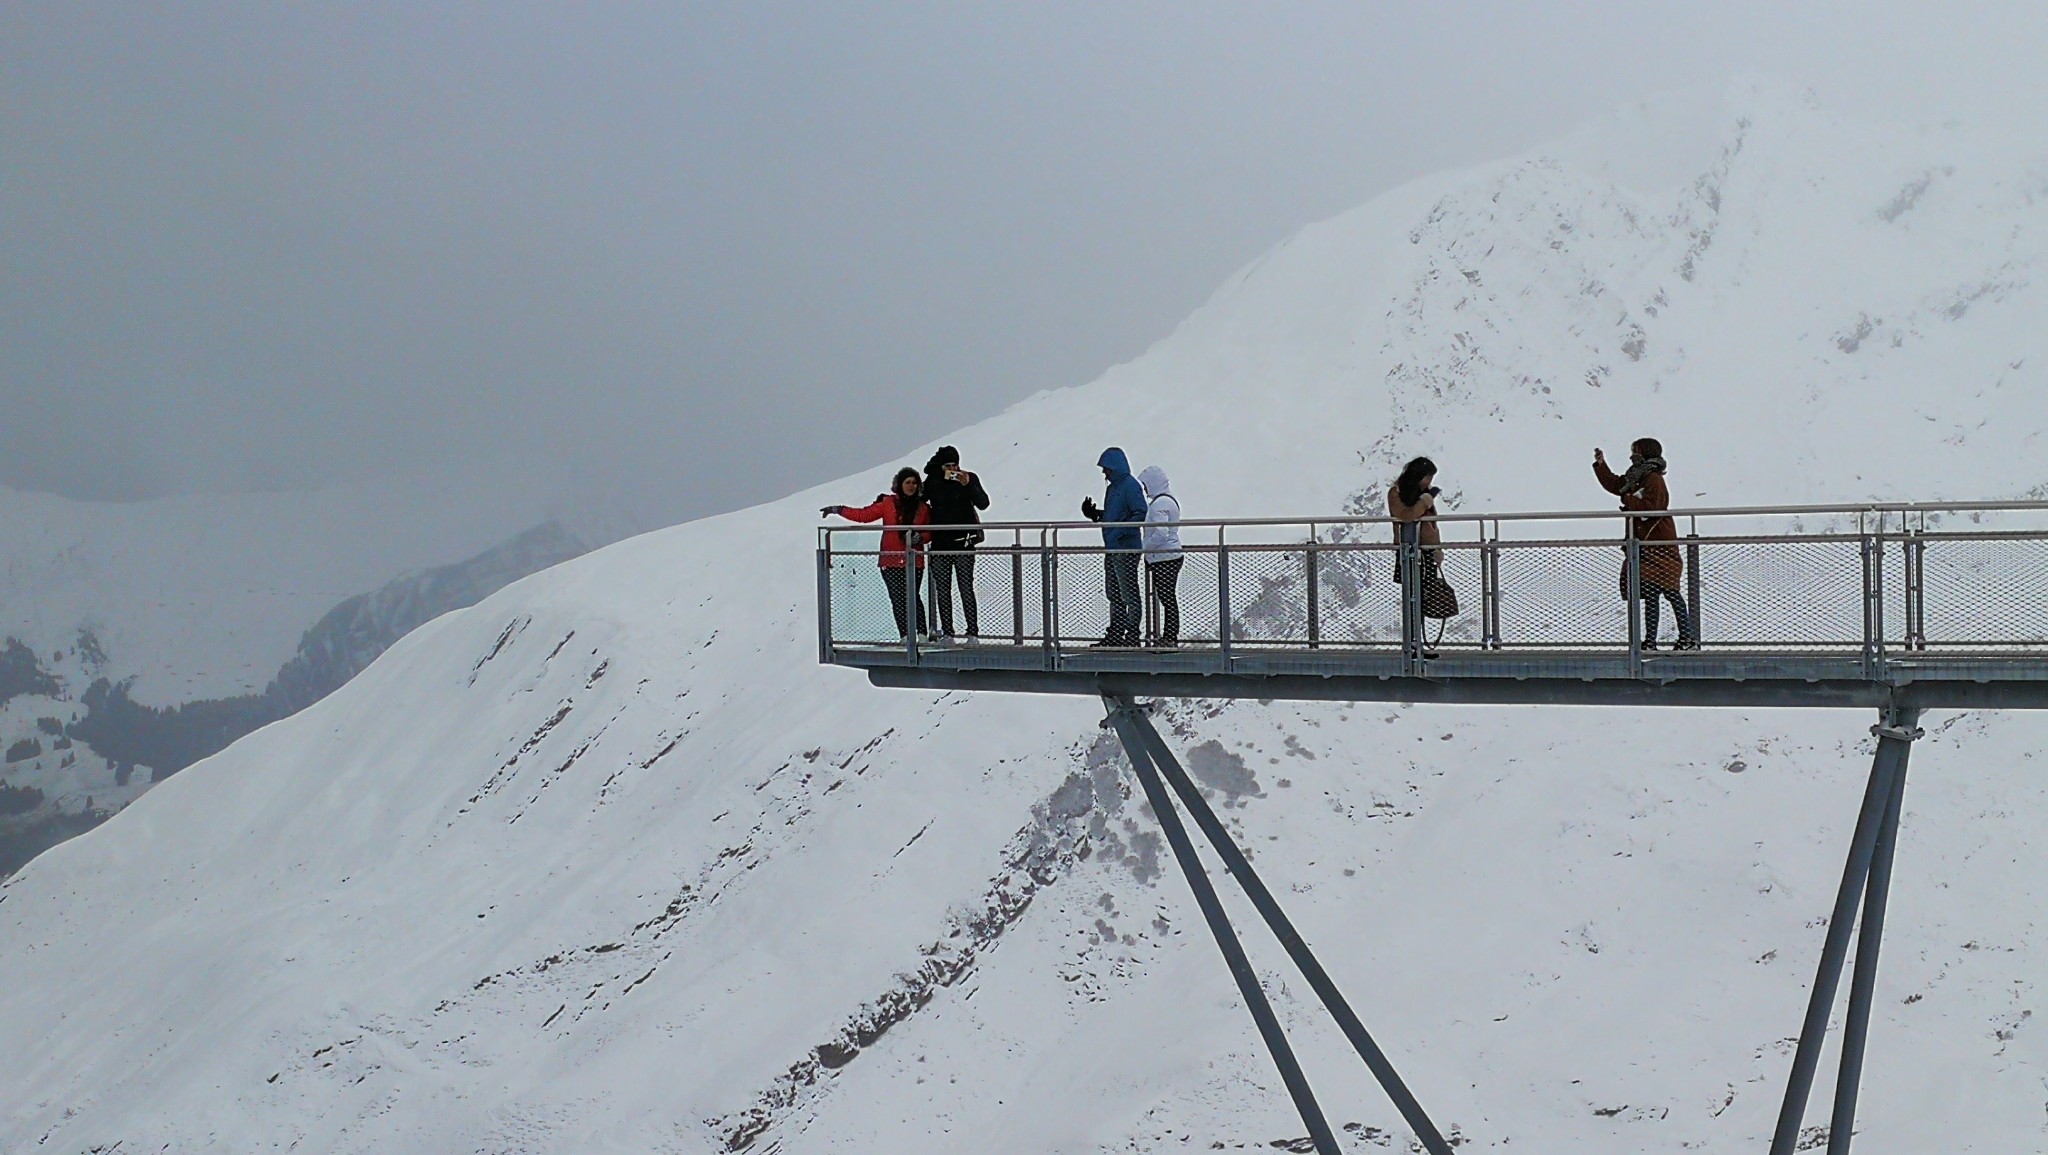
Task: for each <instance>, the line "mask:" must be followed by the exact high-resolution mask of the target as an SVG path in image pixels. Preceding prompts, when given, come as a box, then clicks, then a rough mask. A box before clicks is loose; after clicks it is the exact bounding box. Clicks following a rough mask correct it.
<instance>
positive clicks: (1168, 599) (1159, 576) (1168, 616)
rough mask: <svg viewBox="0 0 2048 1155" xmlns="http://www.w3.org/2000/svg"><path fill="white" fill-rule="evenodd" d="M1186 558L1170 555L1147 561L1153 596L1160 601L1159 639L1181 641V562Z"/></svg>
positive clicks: (1146, 565)
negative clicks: (1163, 559) (1159, 559)
mask: <svg viewBox="0 0 2048 1155" xmlns="http://www.w3.org/2000/svg"><path fill="white" fill-rule="evenodd" d="M1184 560H1186V559H1185V558H1178V557H1170V558H1167V559H1166V560H1165V561H1154V562H1146V563H1145V570H1146V572H1147V573H1149V574H1151V575H1152V597H1153V599H1154V600H1156V601H1157V602H1158V603H1159V640H1160V641H1162V642H1169V643H1173V642H1179V641H1180V563H1181V562H1182V561H1184Z"/></svg>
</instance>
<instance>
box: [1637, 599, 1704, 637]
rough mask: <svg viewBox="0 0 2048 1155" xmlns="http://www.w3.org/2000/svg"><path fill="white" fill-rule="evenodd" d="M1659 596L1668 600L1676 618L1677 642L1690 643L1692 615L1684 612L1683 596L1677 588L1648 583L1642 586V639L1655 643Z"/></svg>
mask: <svg viewBox="0 0 2048 1155" xmlns="http://www.w3.org/2000/svg"><path fill="white" fill-rule="evenodd" d="M1660 597H1661V598H1663V599H1665V600H1668V601H1670V603H1671V612H1672V614H1673V615H1675V616H1676V617H1677V618H1678V642H1679V644H1680V645H1690V644H1691V643H1692V642H1693V640H1694V639H1693V634H1692V615H1691V614H1689V613H1687V612H1686V609H1685V598H1684V596H1683V595H1681V594H1680V593H1679V592H1678V591H1677V590H1667V589H1661V588H1659V587H1657V586H1649V585H1646V586H1644V587H1643V641H1644V642H1645V643H1646V644H1648V645H1652V646H1654V645H1656V644H1657V603H1658V600H1659V598H1660Z"/></svg>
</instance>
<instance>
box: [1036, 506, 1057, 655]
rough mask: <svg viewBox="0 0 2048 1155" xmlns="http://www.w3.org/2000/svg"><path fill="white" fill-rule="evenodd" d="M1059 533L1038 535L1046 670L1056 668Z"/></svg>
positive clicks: (1040, 601) (1039, 588)
mask: <svg viewBox="0 0 2048 1155" xmlns="http://www.w3.org/2000/svg"><path fill="white" fill-rule="evenodd" d="M1059 545H1060V542H1059V531H1058V530H1053V531H1052V536H1051V537H1050V538H1048V537H1047V535H1046V531H1044V530H1040V531H1039V533H1038V623H1039V631H1040V632H1041V633H1042V634H1044V635H1045V636H1044V638H1043V639H1042V640H1043V641H1044V643H1045V668H1046V669H1047V670H1057V669H1059V657H1060V604H1059V590H1060V570H1059Z"/></svg>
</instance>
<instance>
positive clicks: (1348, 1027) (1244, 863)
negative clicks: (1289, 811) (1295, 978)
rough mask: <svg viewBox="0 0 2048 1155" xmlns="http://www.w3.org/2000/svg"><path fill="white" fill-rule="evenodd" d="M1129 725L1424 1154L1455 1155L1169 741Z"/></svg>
mask: <svg viewBox="0 0 2048 1155" xmlns="http://www.w3.org/2000/svg"><path fill="white" fill-rule="evenodd" d="M1129 724H1130V726H1131V728H1132V729H1133V730H1135V731H1136V733H1137V735H1138V738H1139V740H1140V741H1141V742H1143V743H1144V745H1145V750H1146V753H1147V754H1149V755H1150V756H1151V759H1152V761H1153V763H1154V764H1156V765H1157V766H1158V768H1159V769H1160V770H1161V771H1162V772H1163V773H1164V774H1165V775H1166V780H1167V781H1168V782H1169V783H1170V784H1172V786H1173V790H1174V793H1175V794H1178V795H1179V796H1180V800H1181V803H1182V804H1183V805H1185V806H1186V807H1187V809H1188V813H1189V814H1190V815H1192V816H1193V817H1194V820H1195V825H1196V826H1198V827H1200V828H1201V830H1202V833H1203V834H1204V835H1205V836H1207V837H1208V839H1209V842H1210V844H1211V845H1212V846H1214V847H1215V848H1216V853H1217V854H1218V855H1219V856H1221V857H1222V859H1223V865H1224V866H1225V867H1226V868H1227V869H1229V871H1230V873H1231V874H1232V875H1233V876H1234V877H1235V878H1236V879H1237V882H1238V885H1239V886H1241V887H1243V888H1244V892H1245V895H1246V896H1247V897H1249V898H1250V899H1251V901H1252V906H1253V907H1255V908H1257V910H1258V912H1259V915H1260V917H1262V918H1264V919H1265V920H1266V925H1267V926H1268V927H1269V928H1271V929H1272V931H1273V936H1274V937H1275V938H1277V939H1279V940H1280V945H1281V946H1283V947H1285V948H1286V949H1287V956H1288V957H1289V958H1291V959H1293V960H1294V965H1295V966H1296V967H1297V968H1299V969H1300V971H1301V974H1302V977H1303V978H1305V979H1307V980H1308V985H1309V986H1310V988H1312V989H1313V990H1314V991H1315V992H1316V997H1317V998H1320V999H1321V1000H1322V1001H1323V1006H1324V1007H1325V1008H1326V1009H1328V1010H1329V1012H1330V1017H1331V1018H1333V1019H1335V1020H1336V1021H1337V1026H1338V1028H1339V1029H1341V1030H1342V1031H1343V1032H1344V1037H1345V1038H1347V1039H1349V1040H1350V1041H1351V1046H1352V1048H1353V1049H1354V1050H1356V1051H1357V1052H1358V1057H1359V1058H1361V1059H1363V1060H1365V1065H1366V1067H1367V1068H1368V1069H1370V1070H1371V1071H1372V1074H1373V1077H1374V1078H1375V1079H1378V1080H1379V1084H1380V1086H1381V1088H1383V1089H1384V1090H1385V1091H1386V1093H1387V1098H1389V1099H1391V1100H1393V1103H1394V1107H1395V1109H1396V1110H1398V1111H1400V1112H1401V1118H1403V1119H1405V1120H1407V1122H1408V1127H1409V1129H1410V1130H1412V1131H1414V1132H1415V1137H1416V1138H1417V1139H1419V1140H1421V1142H1422V1146H1423V1149H1424V1150H1425V1151H1427V1152H1429V1155H1451V1147H1450V1144H1448V1143H1446V1142H1444V1137H1443V1135H1442V1134H1441V1133H1440V1132H1438V1131H1437V1128H1436V1124H1435V1123H1434V1122H1432V1121H1431V1120H1430V1118H1429V1114H1428V1112H1426V1111H1424V1110H1423V1109H1422V1104H1421V1103H1419V1102H1417V1101H1416V1098H1415V1095H1414V1094H1413V1093H1412V1092H1410V1091H1409V1090H1408V1085H1407V1084H1406V1083H1405V1082H1403V1081H1402V1080H1401V1075H1400V1072H1398V1071H1396V1070H1394V1064H1393V1063H1392V1062H1390V1061H1389V1060H1388V1059H1387V1056H1386V1052H1384V1051H1382V1050H1380V1046H1379V1044H1378V1043H1376V1042H1374V1041H1373V1037H1372V1032H1370V1031H1368V1030H1366V1029H1365V1024H1364V1023H1363V1022H1360V1021H1359V1018H1358V1015H1357V1013H1356V1012H1354V1011H1353V1010H1352V1009H1351V1004H1350V1002H1349V1001H1347V1000H1346V999H1345V998H1344V992H1343V991H1341V990H1339V989H1338V988H1337V984H1336V983H1335V982H1334V981H1332V980H1331V978H1330V975H1329V972H1328V971H1325V970H1324V969H1323V964H1322V963H1321V962H1320V961H1319V960H1317V958H1316V956H1315V952H1313V951H1311V950H1310V949H1309V947H1308V943H1306V942H1304V941H1303V940H1302V937H1301V933H1300V932H1299V931H1297V930H1295V929H1294V923H1293V921H1292V920H1290V919H1289V918H1288V917H1287V912H1286V911H1284V910H1282V909H1281V908H1280V904H1279V902H1277V901H1275V900H1274V898H1273V894H1272V892H1271V891H1269V890H1267V889H1266V884H1265V883H1264V882H1263V881H1261V880H1260V878H1259V875H1258V872H1257V871H1255V870H1253V869H1252V864H1251V861H1250V860H1249V859H1247V858H1246V857H1245V855H1244V852H1243V851H1242V850H1240V849H1238V846H1237V843H1236V842H1235V841H1234V840H1233V839H1232V838H1231V837H1230V831H1229V830H1228V829H1227V828H1225V827H1224V825H1223V823H1222V821H1221V820H1220V819H1218V818H1217V817H1216V812H1215V811H1214V810H1212V809H1210V807H1209V803H1208V801H1207V800H1206V799H1204V798H1203V797H1202V792H1201V791H1200V790H1199V789H1197V788H1196V787H1195V783H1194V781H1193V780H1192V779H1190V778H1189V777H1188V773H1187V771H1186V770H1185V769H1183V768H1182V767H1181V764H1180V762H1179V761H1178V760H1176V759H1175V758H1174V756H1173V752H1172V751H1171V750H1169V749H1167V746H1166V741H1165V740H1164V739H1162V738H1161V737H1160V736H1159V731H1158V730H1157V729H1155V728H1153V725H1152V721H1151V719H1149V718H1147V717H1145V715H1144V714H1143V713H1141V712H1138V711H1136V710H1132V711H1130V723H1129Z"/></svg>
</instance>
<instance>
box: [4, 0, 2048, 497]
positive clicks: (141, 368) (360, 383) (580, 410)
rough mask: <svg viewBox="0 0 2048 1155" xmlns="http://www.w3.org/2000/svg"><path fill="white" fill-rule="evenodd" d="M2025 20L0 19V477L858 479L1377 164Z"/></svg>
mask: <svg viewBox="0 0 2048 1155" xmlns="http://www.w3.org/2000/svg"><path fill="white" fill-rule="evenodd" d="M2044 13H2048V6H2043V5H2040V4H2038V3H2007V4H1977V5H1972V4H1957V3H1949V4H1941V5H1934V4H1924V5H1899V4H1884V3H1860V4H1853V5H1851V4H1796V5H1787V4H1783V3H1750V2H1746V0H1743V2H1736V0H1728V2H1721V3H1711V4H1697V5H1685V4H1647V3H1644V2H1643V0H1625V2H1619V0H1618V2H1612V3H1606V2H1589V0H1580V2H1563V0H1550V2H1546V3H1542V4H1527V3H1510V2H1501V3H1470V2H1456V0H1433V2H1430V3H1421V2H1419V0H1418V2H1416V3H1405V4H1399V5H1392V4H1365V3H1316V2H1309V0H1296V2H1290V3H1286V4H1272V3H1232V4H1224V3H1205V2H1200V0H1178V2H1173V3H1150V4H1144V3H1105V2H1103V0H1089V2H1085V3H1080V2H1075V3H1068V2H1057V0H1054V2H1039V3H1033V4H1016V3H1002V4H987V5H980V4H970V3H962V2H948V3H916V2H907V0H890V2H886V3H883V2H876V3H837V4H828V3H782V2H775V0H749V2H747V3H737V4H693V3H669V4H632V5H621V4H598V3H588V4H576V5H562V4H553V3H550V4H530V3H517V2H513V0H493V2H491V3H479V4H440V5H427V4H421V3H405V4H388V5H387V4H376V3H351V4H336V5H317V6H316V5H304V4H275V3H265V4H250V5H241V4H222V3H183V4H160V3H149V4H121V5H108V4H99V3H83V2H79V0H61V2H56V3H43V2H36V0H9V2H8V3H7V4H5V5H0V404H4V412H0V483H4V484H7V485H12V486H16V487H19V488H28V489H38V490H47V491H52V492H56V493H62V494H67V495H71V496H77V497H87V498H110V499H132V498H138V497H145V496H151V495H157V494H165V493H175V492H185V491H191V490H236V489H249V488H280V487H297V486H313V485H321V484H329V483H349V482H352V481H356V480H360V479H362V478H365V477H371V476H386V475H390V474H392V473H416V472H431V471H435V470H441V471H453V472H459V473H463V474H468V475H472V476H476V475H482V476H503V477H505V478H507V479H508V480H509V479H517V480H520V481H531V480H533V479H535V478H544V479H548V480H549V482H550V484H552V485H556V486H559V487H561V488H562V489H563V490H564V491H565V492H572V493H574V494H576V495H577V496H579V497H580V498H582V499H585V500H588V499H592V498H603V497H614V496H615V497H618V498H620V499H622V500H625V501H626V502H628V503H629V505H630V507H631V508H632V509H634V510H635V511H637V512H638V514H639V515H640V516H641V517H643V518H648V519H657V518H658V519H661V520H675V519H680V518H684V517H688V516H695V515H698V514H702V513H708V512H714V511H718V510H723V509H730V508H734V507H738V506H741V505H744V504H749V503H752V502H754V501H758V500H762V499H766V498H770V497H774V496H777V495H780V494H783V493H787V492H789V491H792V490H794V489H796V488H799V487H801V486H803V485H807V484H809V483H812V482H815V481H820V480H824V479H826V478H829V477H832V476H837V475H839V474H842V473H845V472H847V471H849V470H851V469H854V468H858V467H860V466H863V465H867V464H871V463H873V462H876V461H880V460H884V459H887V458H889V457H891V456H893V455H895V454H897V453H898V452H899V451H900V450H902V449H903V448H904V447H905V446H908V445H911V444H914V443H916V442H918V441H920V440H922V439H924V438H927V437H929V436H931V435H934V434H937V433H940V432H943V431H945V430H947V429H951V428H954V427H956V426H959V425H962V424H965V423H967V422H969V421H972V420H974V419H976V418H979V417H981V416H984V415H986V414H989V413H992V412H994V411H996V410H998V409H1000V408H1001V407H1002V406H1004V405H1006V404H1008V403H1009V402H1011V401H1013V400H1016V399H1018V398H1020V397H1023V396H1026V395H1028V394H1030V393H1032V392H1034V391H1036V390H1038V389H1041V388H1045V387H1048V386H1059V385H1068V384H1074V383H1077V382H1081V381H1085V380H1088V379H1090V378H1092V377H1094V376H1095V375H1096V374H1097V373H1099V372H1100V371H1101V370H1102V369H1103V368H1105V367H1106V366H1108V365H1109V364H1112V363H1114V362H1116V361H1120V360H1125V359H1128V358H1130V357H1132V356H1134V355H1136V354H1138V353H1140V352H1142V351H1143V350H1144V348H1145V347H1146V346H1147V345H1148V344H1150V343H1151V342H1152V341H1154V340H1156V339H1157V338H1159V337H1160V336H1162V335H1164V334H1165V333H1166V332H1167V331H1168V330H1170V329H1171V327H1172V326H1173V324H1174V323H1175V322H1176V321H1177V320H1179V319H1180V318H1181V317H1182V316H1184V315H1185V314H1186V313H1187V312H1189V311H1190V310H1191V309H1193V308H1194V307H1195V306H1197V305H1199V304H1200V303H1201V302H1202V300H1204V299H1205V298H1206V297H1207V295H1208V293H1209V291H1210V290H1211V288H1212V287H1213V286H1214V285H1216V284H1217V283H1218V282H1220V281H1221V280H1222V279H1223V278H1224V277H1225V276H1226V275H1228V274H1229V273H1230V271H1231V270H1233V269H1234V268H1236V267H1237V266H1238V265H1240V264H1242V263H1243V262H1245V261H1247V260H1249V259H1250V258H1252V257H1254V256H1256V255H1257V254H1258V253H1259V252H1260V251H1261V250H1263V249H1265V248H1266V247H1268V246H1269V245H1271V244H1273V243H1275V242H1277V241H1279V240H1281V239H1282V238H1284V237H1285V236H1286V235H1287V234H1289V233H1290V232H1292V231H1293V230H1294V229H1295V228H1297V227H1299V226H1300V225H1302V224H1305V223H1307V222H1309V221H1313V220H1316V219H1320V218H1323V217H1327V216H1330V215H1332V214H1334V213H1337V212H1340V211H1342V210H1344V209H1346V208H1349V207H1351V206H1353V205H1355V204H1358V203H1362V202H1363V201H1365V200H1368V199H1370V198H1371V197H1372V196H1374V195H1375V194H1377V193H1379V192H1382V191H1384V190H1385V189H1387V188H1389V187H1392V186H1393V185H1395V184H1398V183H1400V182H1401V181H1403V180H1406V179H1408V178H1410V177H1413V176H1417V175H1420V174H1423V173H1426V172H1429V171H1433V170H1436V169H1439V168H1444V167H1447V166H1452V165H1459V164H1465V163H1470V162H1474V161H1480V160H1487V159H1492V158H1494V157H1497V156H1500V155H1504V154H1506V153H1509V152H1513V151H1516V150H1518V149H1521V148H1524V147H1527V146H1529V145H1532V144H1534V143H1537V142H1539V141H1542V140H1544V139H1546V138H1549V137H1552V136H1554V135H1557V134H1560V133H1562V132H1564V131H1566V130H1568V129H1570V128H1571V127H1573V126H1574V125H1576V124H1578V123H1579V122H1581V121H1584V120H1587V119H1590V118H1591V117H1594V116H1597V115H1599V114H1601V113H1603V112H1605V111H1607V110H1609V109H1610V108H1612V107H1614V106H1616V105H1618V104H1621V103H1623V102H1625V101H1628V100H1631V99H1634V98H1636V97H1639V96H1644V95H1649V94H1652V93H1655V92H1658V91H1660V90H1665V89H1670V88H1688V87H1697V86H1707V85H1718V84H1719V83H1720V82H1721V81H1722V80H1724V79H1725V78H1726V77H1727V76H1729V75H1731V74H1734V73H1738V72H1745V71H1749V72H1758V73H1762V74H1764V75H1767V76H1770V77H1773V78H1775V79H1777V80H1779V81H1782V82H1786V83H1791V84H1807V85H1811V86H1813V87H1814V88H1815V89H1816V90H1817V92H1818V93H1819V95H1820V96H1821V97H1822V99H1823V100H1824V101H1825V102H1826V103H1828V104H1829V105H1831V106H1833V107H1836V108H1838V109H1841V110H1843V111H1850V112H1856V111H1859V110H1865V111H1868V112H1870V113H1871V114H1872V115H1875V116H1903V115H1912V114H1914V113H1916V112H1920V111H1924V112H1927V113H1930V114H1935V115H1961V116H1964V117H1969V118H1973V119H1980V120H1982V119H1993V120H2001V119H2008V118H2010V119H2013V120H2015V121H2018V120H2022V119H2024V118H2027V117H2034V118H2038V117H2039V116H2040V115H2041V114H2042V113H2044V112H2048V100H2044V99H2043V97H2042V91H2041V89H2042V84H2043V81H2042V78H2041V77H2040V75H2039V73H2041V71H2042V69H2041V66H2040V61H2041V60H2043V59H2044V58H2048V32H2044V24H2043V22H2044Z"/></svg>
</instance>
